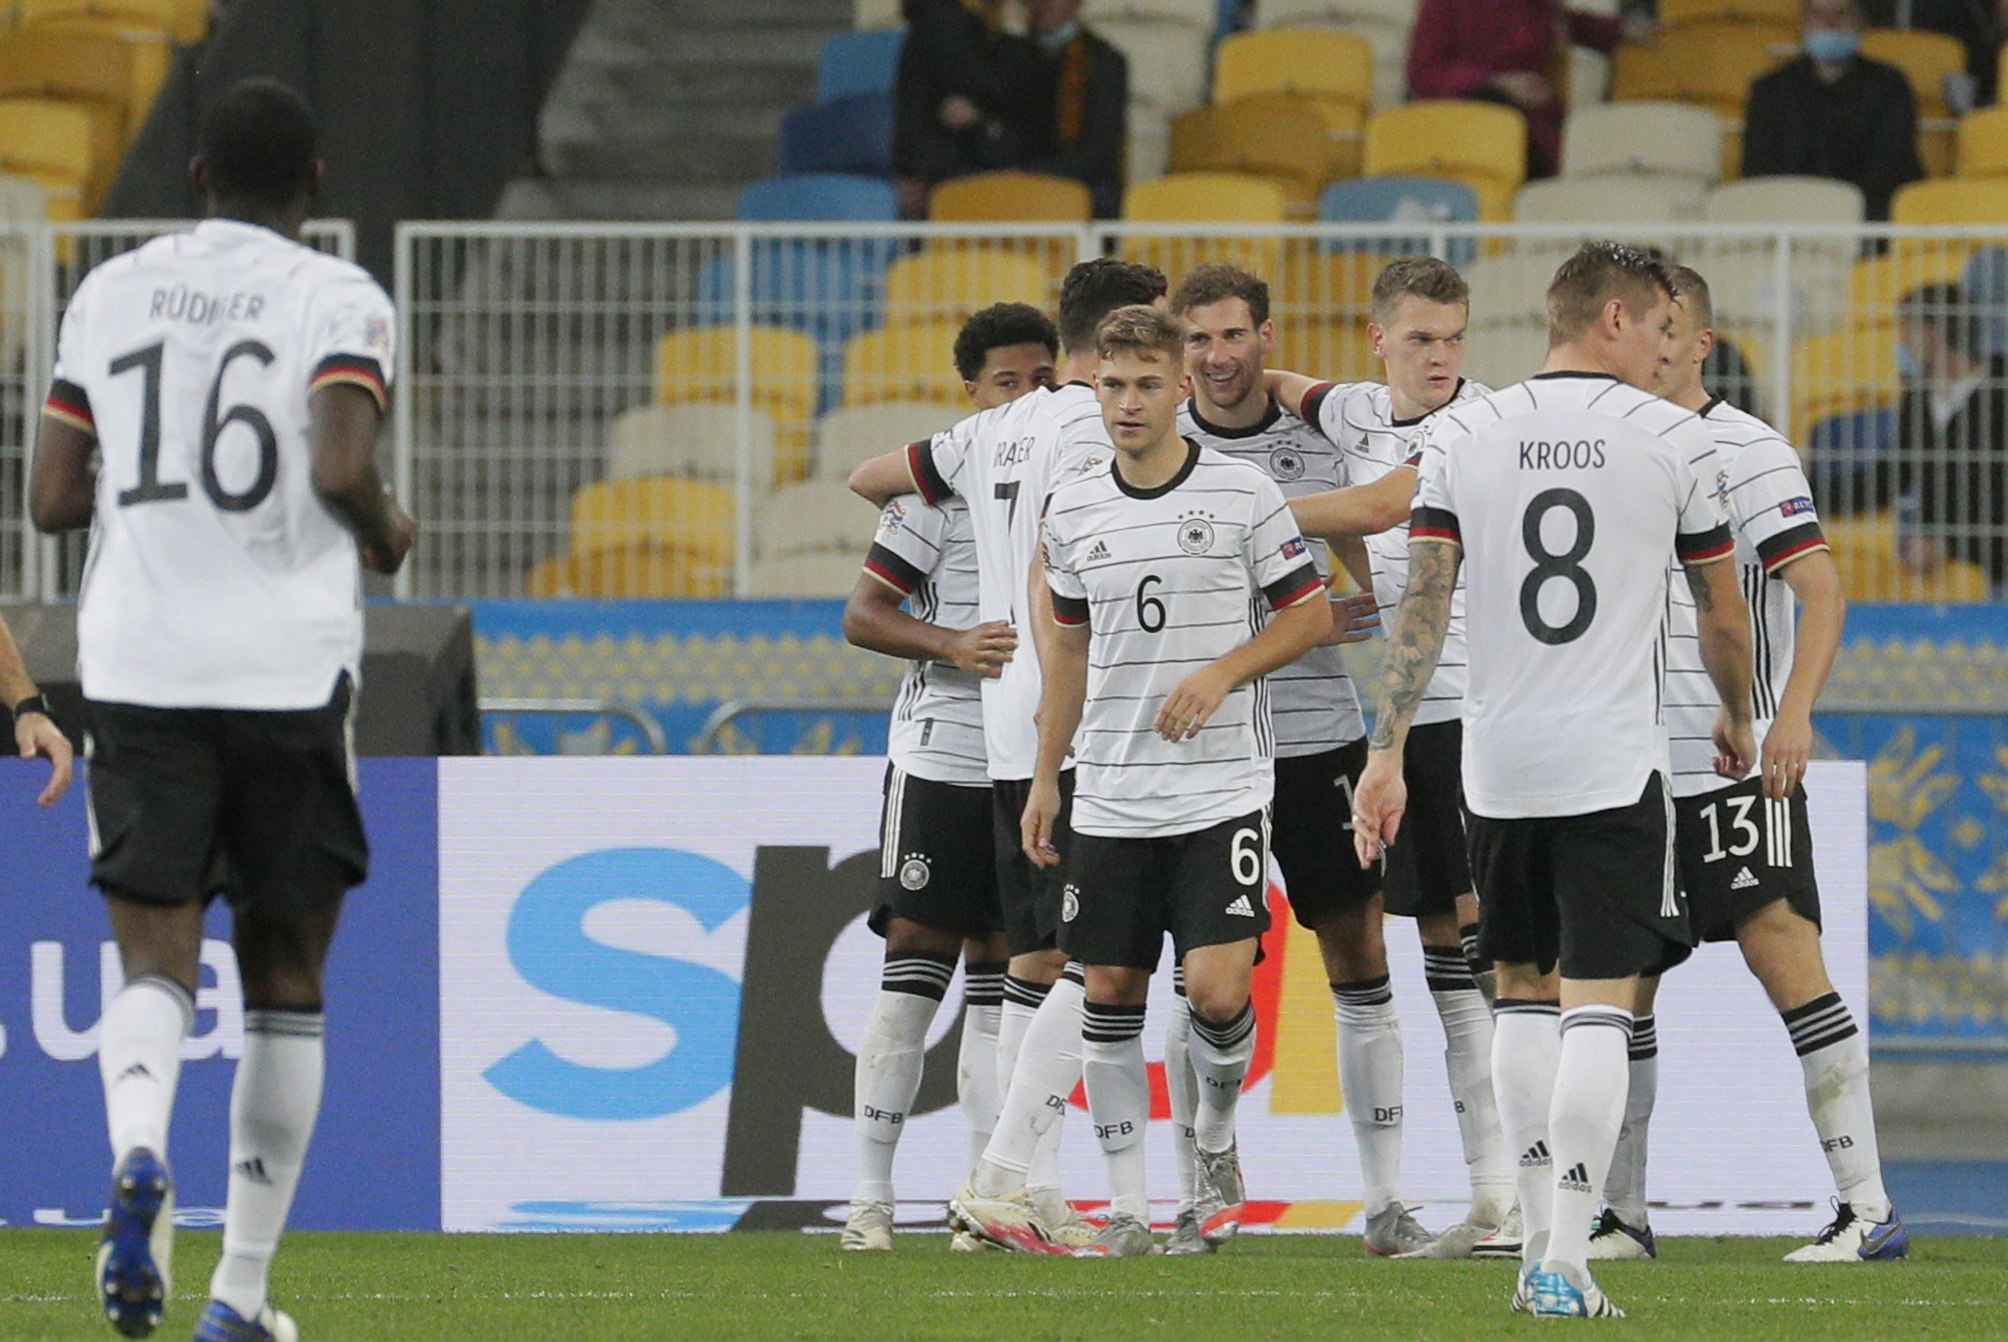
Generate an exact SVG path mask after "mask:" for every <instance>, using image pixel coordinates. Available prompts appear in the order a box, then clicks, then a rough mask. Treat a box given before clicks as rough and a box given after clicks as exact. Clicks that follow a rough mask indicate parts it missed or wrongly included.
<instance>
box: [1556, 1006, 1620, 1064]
mask: <svg viewBox="0 0 2008 1342" xmlns="http://www.w3.org/2000/svg"><path fill="white" fill-rule="evenodd" d="M1592 1026H1595V1027H1598V1028H1601V1029H1608V1030H1617V1031H1619V1032H1620V1033H1622V1034H1623V1035H1624V1037H1625V1047H1626V1050H1627V1052H1628V1053H1629V1050H1630V1048H1631V1034H1632V1013H1631V1012H1629V1011H1627V1010H1625V1009H1624V1008H1623V1007H1616V1006H1604V1005H1601V1004H1598V1005H1594V1006H1579V1007H1571V1008H1569V1009H1568V1010H1567V1011H1564V1012H1563V1013H1562V1033H1563V1034H1567V1033H1568V1032H1569V1031H1571V1030H1577V1029H1588V1028H1590V1027H1592Z"/></svg>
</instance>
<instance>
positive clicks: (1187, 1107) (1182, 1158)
mask: <svg viewBox="0 0 2008 1342" xmlns="http://www.w3.org/2000/svg"><path fill="white" fill-rule="evenodd" d="M1171 973H1172V980H1171V986H1172V991H1173V992H1175V993H1177V994H1178V1002H1177V1004H1176V1005H1175V1006H1174V1007H1173V1008H1172V1012H1171V1020H1170V1022H1169V1023H1168V1024H1167V1025H1166V1026H1165V1028H1164V1087H1165V1090H1166V1091H1167V1092H1169V1094H1170V1098H1171V1156H1172V1162H1173V1163H1174V1164H1175V1165H1177V1166H1178V1210H1179V1211H1181V1212H1188V1211H1191V1210H1192V1208H1193V1206H1194V1204H1195V1203H1196V1201H1197V1200H1198V1197H1199V1185H1198V1167H1199V1162H1198V1159H1197V1157H1196V1156H1195V1155H1194V1152H1193V1133H1192V1121H1193V1116H1194V1115H1195V1114H1196V1113H1198V1111H1199V1078H1198V1077H1196V1076H1194V1075H1193V1074H1192V1061H1191V1058H1190V1057H1189V1056H1188V1049H1187V1041H1188V1040H1189V1039H1190V1038H1191V1036H1192V1012H1191V1010H1190V1009H1189V1008H1188V1007H1187V1005H1186V1001H1185V966H1183V965H1175V966H1173V968H1172V971H1171Z"/></svg>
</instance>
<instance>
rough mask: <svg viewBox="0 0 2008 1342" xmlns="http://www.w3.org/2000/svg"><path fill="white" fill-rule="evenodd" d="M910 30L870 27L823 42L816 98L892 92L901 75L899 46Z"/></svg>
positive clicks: (838, 35) (840, 34)
mask: <svg viewBox="0 0 2008 1342" xmlns="http://www.w3.org/2000/svg"><path fill="white" fill-rule="evenodd" d="M905 43H906V33H905V32H904V31H903V30H901V29H898V28H868V29H865V30H863V31H861V32H855V33H838V34H837V35H836V36H835V37H832V38H830V39H829V40H827V41H826V42H824V43H823V55H822V59H821V60H819V61H817V63H816V101H817V102H825V103H826V102H832V101H834V100H835V99H838V98H843V97H848V96H849V95H851V94H853V93H891V92H892V89H893V84H894V82H895V81H896V80H897V79H898V76H899V49H900V47H901V46H903V45H904V44H905Z"/></svg>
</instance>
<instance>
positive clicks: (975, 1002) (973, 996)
mask: <svg viewBox="0 0 2008 1342" xmlns="http://www.w3.org/2000/svg"><path fill="white" fill-rule="evenodd" d="M1006 972H1007V967H1006V965H1005V962H1004V961H1002V960H971V961H969V962H968V963H966V964H965V965H963V967H962V1003H963V1005H964V1006H973V1007H994V1006H998V1005H1000V1004H1001V1003H1002V1002H1003V1001H1004V975H1005V973H1006Z"/></svg>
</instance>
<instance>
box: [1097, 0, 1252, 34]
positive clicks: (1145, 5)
mask: <svg viewBox="0 0 2008 1342" xmlns="http://www.w3.org/2000/svg"><path fill="white" fill-rule="evenodd" d="M1081 19H1082V21H1083V22H1085V23H1086V24H1088V26H1090V27H1092V28H1097V29H1099V28H1100V26H1101V25H1102V24H1104V23H1107V22H1110V21H1114V22H1117V23H1123V22H1128V21H1131V20H1142V21H1144V22H1157V23H1182V24H1185V25H1187V26H1188V27H1192V28H1201V29H1204V30H1205V31H1207V32H1209V33H1210V32H1212V31H1213V30H1214V28H1215V27H1217V26H1218V25H1219V23H1220V3H1219V0H1087V3H1086V4H1084V5H1082V6H1081Z"/></svg>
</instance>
